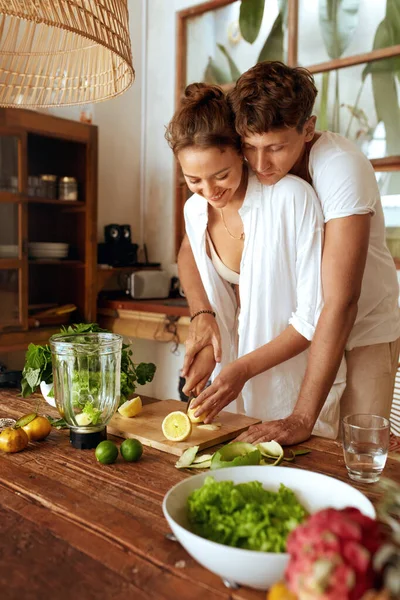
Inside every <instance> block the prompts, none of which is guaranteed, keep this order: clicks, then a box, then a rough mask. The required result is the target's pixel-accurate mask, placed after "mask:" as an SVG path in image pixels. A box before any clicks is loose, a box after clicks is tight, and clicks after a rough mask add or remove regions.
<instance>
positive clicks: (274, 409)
mask: <svg viewBox="0 0 400 600" xmlns="http://www.w3.org/2000/svg"><path fill="white" fill-rule="evenodd" d="M166 138H167V140H168V143H169V145H170V147H171V148H172V150H173V152H174V154H175V156H176V157H177V159H178V161H179V163H180V165H181V167H182V171H183V175H184V177H185V180H186V183H187V185H188V187H189V189H190V190H191V191H192V192H193V196H192V197H191V198H189V200H188V201H187V202H186V204H185V210H184V212H185V224H186V232H187V235H188V238H189V242H190V245H191V247H192V251H193V254H194V257H195V260H196V264H197V267H198V270H199V273H200V276H201V279H202V282H203V285H204V288H205V290H206V293H207V296H208V299H209V301H210V303H211V306H212V307H213V312H214V313H215V318H216V319H217V322H218V325H219V328H220V331H221V337H222V360H221V363H219V364H218V365H217V366H216V367H215V370H214V373H213V377H214V383H213V387H214V389H215V388H219V389H220V394H219V396H220V397H219V399H218V402H216V403H215V404H213V405H210V404H208V403H207V400H205V402H204V403H203V404H202V406H201V407H200V408H199V410H198V414H200V413H201V412H203V410H206V411H207V412H209V415H208V419H207V420H208V421H210V420H212V418H213V417H214V416H215V415H216V414H217V413H218V412H219V411H220V410H221V409H222V408H223V407H227V409H228V410H230V411H232V412H241V413H244V414H247V415H249V416H254V417H258V418H260V419H262V420H272V419H279V418H284V417H285V416H287V415H289V414H291V413H292V411H293V407H294V405H295V403H296V399H297V395H298V391H299V389H300V385H301V381H302V378H303V376H304V373H305V369H306V364H307V352H306V349H307V348H308V346H309V344H310V340H311V339H312V336H313V333H314V329H315V325H316V323H317V320H318V317H319V314H320V312H321V309H322V288H321V277H320V268H321V254H322V244H323V219H322V214H321V208H320V205H319V203H318V200H317V198H316V196H315V193H314V191H313V189H312V188H311V186H310V185H308V184H307V183H306V182H304V181H303V180H301V179H299V178H297V177H294V176H291V175H288V176H286V177H284V178H283V179H281V180H280V181H279V182H278V183H277V184H275V185H272V186H265V185H262V184H260V183H259V181H258V180H257V178H256V176H255V175H254V174H253V173H252V172H251V171H250V170H249V169H248V167H247V166H246V165H245V163H244V161H243V157H242V155H241V151H240V139H239V136H238V135H237V133H236V131H235V127H234V120H233V115H232V113H231V110H230V107H229V105H228V102H227V100H226V98H225V96H224V94H223V92H222V90H220V89H219V88H218V87H215V86H207V85H205V84H192V85H190V86H188V88H186V91H185V98H184V100H183V102H182V106H181V108H180V109H179V110H178V111H177V113H176V114H175V115H174V117H173V119H172V120H171V122H170V123H169V125H168V127H167V132H166ZM197 316H198V313H196V312H195V313H194V314H193V315H192V319H194V318H196V317H197ZM210 354H211V353H210ZM198 360H199V361H200V362H201V361H204V365H201V367H200V368H204V370H205V374H207V368H206V365H207V361H210V360H212V358H210V356H208V355H206V356H204V355H203V353H202V354H201V355H200V356H199V358H198ZM213 366H214V365H213ZM192 368H196V361H195V363H194V365H193V367H192ZM189 377H190V374H189ZM344 387H345V374H344V363H343V366H342V368H341V370H340V372H339V375H338V378H337V380H336V382H335V385H334V386H333V388H332V390H331V392H330V395H329V397H328V400H327V402H326V403H325V405H324V408H323V409H322V411H321V413H320V416H319V419H318V421H317V423H316V426H315V429H314V433H316V434H318V435H323V436H325V437H331V438H332V437H336V435H337V430H338V419H339V400H340V396H341V394H342V393H343V390H344ZM202 396H203V397H204V394H202Z"/></svg>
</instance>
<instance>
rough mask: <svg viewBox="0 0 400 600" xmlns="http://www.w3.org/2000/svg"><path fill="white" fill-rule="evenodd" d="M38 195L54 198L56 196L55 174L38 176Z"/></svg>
mask: <svg viewBox="0 0 400 600" xmlns="http://www.w3.org/2000/svg"><path fill="white" fill-rule="evenodd" d="M40 196H42V197H43V198H49V199H50V200H56V198H57V175H41V176H40Z"/></svg>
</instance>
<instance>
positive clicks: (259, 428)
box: [235, 414, 313, 446]
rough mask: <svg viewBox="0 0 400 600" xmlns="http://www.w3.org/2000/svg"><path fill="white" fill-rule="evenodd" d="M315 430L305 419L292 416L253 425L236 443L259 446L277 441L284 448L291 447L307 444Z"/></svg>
mask: <svg viewBox="0 0 400 600" xmlns="http://www.w3.org/2000/svg"><path fill="white" fill-rule="evenodd" d="M312 430H313V427H312V425H310V424H309V423H308V422H307V421H306V419H305V418H302V417H299V416H296V415H294V414H293V415H290V416H289V417H286V418H285V419H279V420H277V421H266V422H265V423H260V424H259V425H252V426H251V427H249V428H248V430H247V431H244V432H243V433H242V434H241V435H239V436H238V437H237V438H236V440H235V441H236V442H248V443H250V444H259V443H260V442H270V441H271V440H275V441H276V442H278V443H279V444H281V445H282V446H291V445H292V444H300V442H305V441H306V440H308V438H309V437H310V436H311V432H312Z"/></svg>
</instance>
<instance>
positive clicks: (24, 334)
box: [0, 326, 60, 352]
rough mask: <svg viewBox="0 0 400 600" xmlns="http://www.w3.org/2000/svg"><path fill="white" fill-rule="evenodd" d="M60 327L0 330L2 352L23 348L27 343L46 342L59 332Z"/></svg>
mask: <svg viewBox="0 0 400 600" xmlns="http://www.w3.org/2000/svg"><path fill="white" fill-rule="evenodd" d="M59 331H60V327H59V326H58V327H33V328H32V329H28V330H27V331H13V332H10V333H1V332H0V346H1V351H2V352H15V351H17V350H25V349H26V348H27V347H28V344H47V342H48V341H49V338H50V337H51V336H52V335H53V334H54V333H59Z"/></svg>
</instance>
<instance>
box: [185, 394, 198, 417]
mask: <svg viewBox="0 0 400 600" xmlns="http://www.w3.org/2000/svg"><path fill="white" fill-rule="evenodd" d="M195 398H196V396H195V395H194V394H193V392H192V393H191V394H190V396H189V398H188V401H187V403H186V411H185V412H186V414H188V412H189V406H190V403H191V401H192V400H194V399H195ZM196 410H197V408H196Z"/></svg>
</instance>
